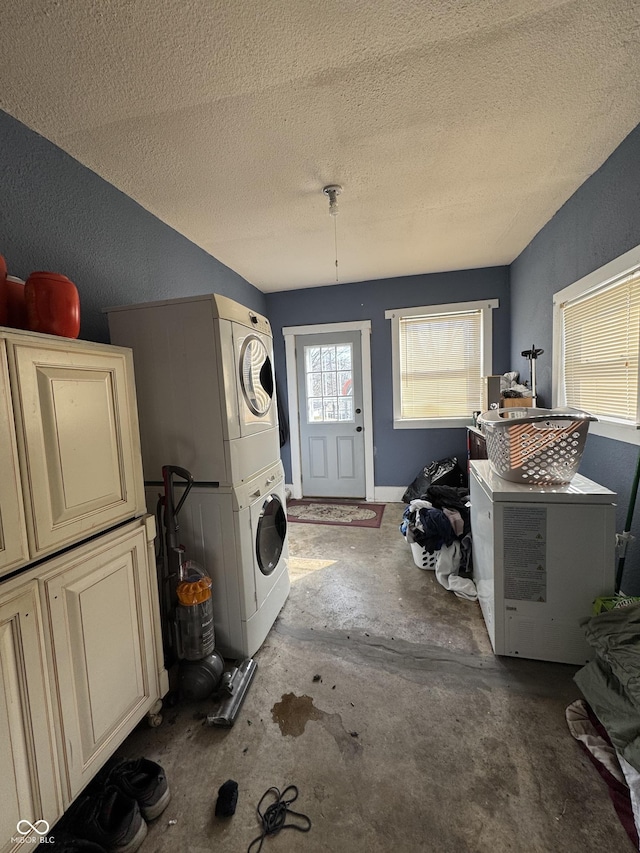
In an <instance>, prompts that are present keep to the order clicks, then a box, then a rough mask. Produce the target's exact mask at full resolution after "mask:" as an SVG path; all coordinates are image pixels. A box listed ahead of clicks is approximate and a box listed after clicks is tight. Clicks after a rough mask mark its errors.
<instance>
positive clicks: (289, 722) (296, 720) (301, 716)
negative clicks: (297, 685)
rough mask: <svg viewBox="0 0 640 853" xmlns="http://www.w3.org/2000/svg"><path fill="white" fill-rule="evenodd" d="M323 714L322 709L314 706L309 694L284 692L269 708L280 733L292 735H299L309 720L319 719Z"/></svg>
mask: <svg viewBox="0 0 640 853" xmlns="http://www.w3.org/2000/svg"><path fill="white" fill-rule="evenodd" d="M323 715H324V711H320V710H319V709H318V708H316V706H315V705H314V704H313V699H312V698H311V696H296V695H295V693H284V694H283V696H282V699H281V700H280V702H276V704H275V705H274V706H273V708H272V709H271V716H272V717H273V720H274V722H276V723H277V724H278V725H279V726H280V731H281V733H282V734H283V735H291V736H292V737H300V735H301V734H302V733H303V731H304V729H305V726H306V725H307V723H308V722H309V720H321V719H322V716H323Z"/></svg>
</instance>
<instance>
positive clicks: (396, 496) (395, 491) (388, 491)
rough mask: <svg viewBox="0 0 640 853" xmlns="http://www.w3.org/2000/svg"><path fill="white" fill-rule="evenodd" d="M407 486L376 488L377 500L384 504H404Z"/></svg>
mask: <svg viewBox="0 0 640 853" xmlns="http://www.w3.org/2000/svg"><path fill="white" fill-rule="evenodd" d="M406 488H407V487H406V486H376V487H375V489H374V495H375V499H376V500H377V501H382V503H386V504H387V503H402V496H403V494H404V493H405V490H406Z"/></svg>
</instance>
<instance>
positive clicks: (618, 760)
mask: <svg viewBox="0 0 640 853" xmlns="http://www.w3.org/2000/svg"><path fill="white" fill-rule="evenodd" d="M585 635H586V638H587V641H588V642H589V644H590V645H591V646H592V647H593V648H594V649H595V652H596V655H595V658H594V660H592V661H591V662H590V663H588V664H587V665H586V666H584V667H582V669H580V670H579V671H578V672H577V673H576V675H575V676H574V681H575V682H576V684H577V685H578V687H579V688H580V691H581V692H582V694H583V696H584V699H585V700H586V702H584V701H583V700H578V701H577V702H574V703H572V705H570V706H569V708H567V723H568V725H569V729H570V731H571V733H572V734H573V736H574V737H575V738H576V739H577V740H579V741H580V742H581V744H582V745H583V746H584V747H585V748H586V749H587V750H588V752H589V753H590V757H591V758H592V760H593V761H594V764H596V766H597V767H598V770H599V772H600V773H601V775H602V776H603V778H605V780H606V781H607V782H608V783H609V793H610V794H611V799H612V800H613V803H614V806H615V807H616V811H617V812H618V815H619V816H620V819H621V821H622V823H623V825H624V826H625V829H626V830H627V833H628V835H629V837H630V838H631V840H632V841H633V842H634V844H635V845H636V846H637V845H638V831H639V829H640V603H633V604H629V605H627V606H624V607H618V608H616V609H613V610H610V611H608V612H605V613H601V614H600V615H598V616H594V617H593V618H592V619H590V620H589V622H588V623H587V626H586V631H585Z"/></svg>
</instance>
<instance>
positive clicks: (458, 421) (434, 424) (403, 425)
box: [393, 418, 473, 429]
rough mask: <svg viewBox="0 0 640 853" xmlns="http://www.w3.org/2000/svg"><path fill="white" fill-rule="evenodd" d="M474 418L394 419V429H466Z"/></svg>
mask: <svg viewBox="0 0 640 853" xmlns="http://www.w3.org/2000/svg"><path fill="white" fill-rule="evenodd" d="M472 424H473V418H429V419H422V418H420V419H416V420H408V419H407V420H402V421H398V420H394V422H393V428H394V429H466V428H467V427H468V426H471V425H472Z"/></svg>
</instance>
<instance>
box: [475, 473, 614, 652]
mask: <svg viewBox="0 0 640 853" xmlns="http://www.w3.org/2000/svg"><path fill="white" fill-rule="evenodd" d="M470 494H471V533H472V537H473V567H474V578H475V582H476V585H477V588H478V600H479V602H480V607H481V609H482V615H483V616H484V621H485V624H486V626H487V631H488V633H489V638H490V640H491V645H492V647H493V650H494V652H495V653H496V654H497V655H510V656H514V657H524V658H535V659H538V660H547V661H556V662H558V663H572V664H584V663H586V662H587V661H589V660H591V658H592V657H593V652H592V649H591V647H590V646H589V645H588V643H587V642H586V640H585V639H584V627H583V625H582V624H581V623H582V622H583V621H584V620H585V619H587V618H588V617H589V616H590V615H591V606H592V603H593V600H594V599H595V598H597V597H598V596H600V595H612V594H613V590H614V585H615V503H614V501H615V498H616V494H615V492H611V491H609V489H605V488H604V487H603V486H600V485H598V484H597V483H594V482H593V481H592V480H588V479H587V478H586V477H583V476H581V475H580V474H576V475H575V477H574V478H573V479H572V481H571V482H570V483H569V484H567V485H562V486H529V485H523V484H520V483H511V482H509V481H507V480H503V479H502V478H501V477H498V476H497V475H496V474H494V473H493V471H492V470H491V468H490V466H489V462H488V461H486V460H481V461H472V462H471V464H470Z"/></svg>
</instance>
